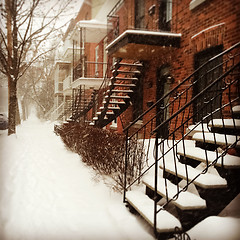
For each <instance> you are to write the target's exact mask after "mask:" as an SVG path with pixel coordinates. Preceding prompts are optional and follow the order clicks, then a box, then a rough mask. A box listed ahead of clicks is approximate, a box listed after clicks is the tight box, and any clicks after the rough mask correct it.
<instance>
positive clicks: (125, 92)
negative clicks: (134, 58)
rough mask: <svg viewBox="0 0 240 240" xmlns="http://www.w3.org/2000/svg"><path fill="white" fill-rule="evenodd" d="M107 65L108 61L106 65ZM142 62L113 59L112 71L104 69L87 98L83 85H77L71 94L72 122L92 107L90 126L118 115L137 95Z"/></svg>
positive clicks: (98, 125) (102, 125)
mask: <svg viewBox="0 0 240 240" xmlns="http://www.w3.org/2000/svg"><path fill="white" fill-rule="evenodd" d="M108 68H109V64H108ZM142 68H143V65H142V64H141V63H139V62H137V63H136V62H135V63H133V62H122V59H118V60H116V62H115V63H114V64H113V66H112V69H111V71H109V70H108V69H107V71H106V72H107V73H106V75H105V78H104V81H103V83H102V85H101V87H100V88H99V89H98V90H97V91H96V90H95V91H92V94H91V96H89V97H86V93H85V88H84V87H83V86H80V87H79V89H78V90H77V92H76V91H75V92H74V94H73V99H74V101H73V106H72V109H73V111H72V116H71V120H72V121H79V119H80V118H84V117H85V116H86V114H87V113H88V112H89V111H90V110H92V114H93V115H94V116H93V118H92V120H91V123H90V125H94V126H96V127H100V128H102V127H104V126H106V125H107V124H109V123H111V122H112V121H113V120H115V119H116V118H117V117H118V116H120V115H121V114H122V113H123V112H124V111H125V110H126V109H127V108H128V107H129V105H130V104H131V99H132V97H133V96H134V94H136V91H135V90H136V89H137V88H138V83H139V80H140V77H141V70H142Z"/></svg>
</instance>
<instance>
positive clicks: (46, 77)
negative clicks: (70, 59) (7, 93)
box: [18, 53, 54, 120]
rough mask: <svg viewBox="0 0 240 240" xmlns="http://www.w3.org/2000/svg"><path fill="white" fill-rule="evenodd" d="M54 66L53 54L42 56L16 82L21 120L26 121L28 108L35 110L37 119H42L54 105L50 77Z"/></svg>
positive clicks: (52, 86)
mask: <svg viewBox="0 0 240 240" xmlns="http://www.w3.org/2000/svg"><path fill="white" fill-rule="evenodd" d="M53 64H54V56H53V53H50V54H46V55H44V56H43V57H42V58H41V60H40V61H39V60H38V61H37V63H36V64H33V65H32V66H30V67H29V68H28V70H27V71H26V72H25V74H24V75H23V76H22V77H21V78H20V79H19V81H18V96H19V99H20V102H21V110H22V111H21V113H22V119H23V120H26V119H27V117H28V115H29V108H31V107H32V106H33V105H34V106H35V107H36V109H37V115H38V117H39V118H43V117H44V115H45V113H46V112H48V111H49V110H50V109H51V108H52V106H53V103H54V81H53V79H52V78H51V77H50V72H51V68H52V66H53Z"/></svg>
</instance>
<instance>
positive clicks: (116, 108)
mask: <svg viewBox="0 0 240 240" xmlns="http://www.w3.org/2000/svg"><path fill="white" fill-rule="evenodd" d="M108 109H109V110H119V109H120V107H118V106H108Z"/></svg>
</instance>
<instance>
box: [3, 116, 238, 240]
mask: <svg viewBox="0 0 240 240" xmlns="http://www.w3.org/2000/svg"><path fill="white" fill-rule="evenodd" d="M152 147H153V146H152ZM239 200H240V195H239V196H238V198H237V199H236V200H235V201H234V202H235V203H234V204H233V206H229V207H228V208H227V209H225V210H224V211H223V212H222V213H221V214H220V216H218V217H209V218H207V219H206V220H204V221H203V222H200V223H199V224H197V225H196V226H195V227H194V228H193V229H191V230H189V231H188V234H189V235H190V237H191V239H197V240H210V239H211V240H225V239H228V240H229V239H231V240H238V239H239V236H240V228H239V226H240V207H239ZM230 205H231V204H230ZM220 230H221V231H220ZM83 239H84V240H101V239H106V240H110V239H111V240H135V239H138V240H143V239H144V240H151V239H152V240H153V239H154V237H153V236H152V231H151V230H150V229H149V226H148V225H147V224H146V223H145V222H144V221H143V220H142V219H140V218H139V217H137V216H135V215H132V214H131V213H130V212H129V211H128V209H127V208H126V207H125V206H124V204H123V203H122V195H121V194H119V193H116V192H114V191H112V190H111V188H110V187H109V186H107V185H105V183H104V180H103V179H102V178H100V177H99V176H96V174H95V172H94V170H92V169H91V168H89V167H87V166H86V165H85V164H83V163H82V162H81V158H80V156H79V155H77V154H75V153H72V152H70V151H68V150H67V149H66V148H65V147H64V144H63V143H62V142H61V139H60V137H58V136H56V135H55V134H54V133H53V123H50V122H41V121H40V120H38V119H37V118H36V117H34V116H31V117H30V118H29V120H27V121H25V122H23V123H22V125H21V126H19V127H18V128H17V134H16V135H12V136H10V137H8V136H7V131H0V240H83Z"/></svg>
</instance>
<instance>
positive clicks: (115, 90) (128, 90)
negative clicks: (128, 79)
mask: <svg viewBox="0 0 240 240" xmlns="http://www.w3.org/2000/svg"><path fill="white" fill-rule="evenodd" d="M112 92H117V93H132V92H133V90H130V89H113V90H112Z"/></svg>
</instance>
